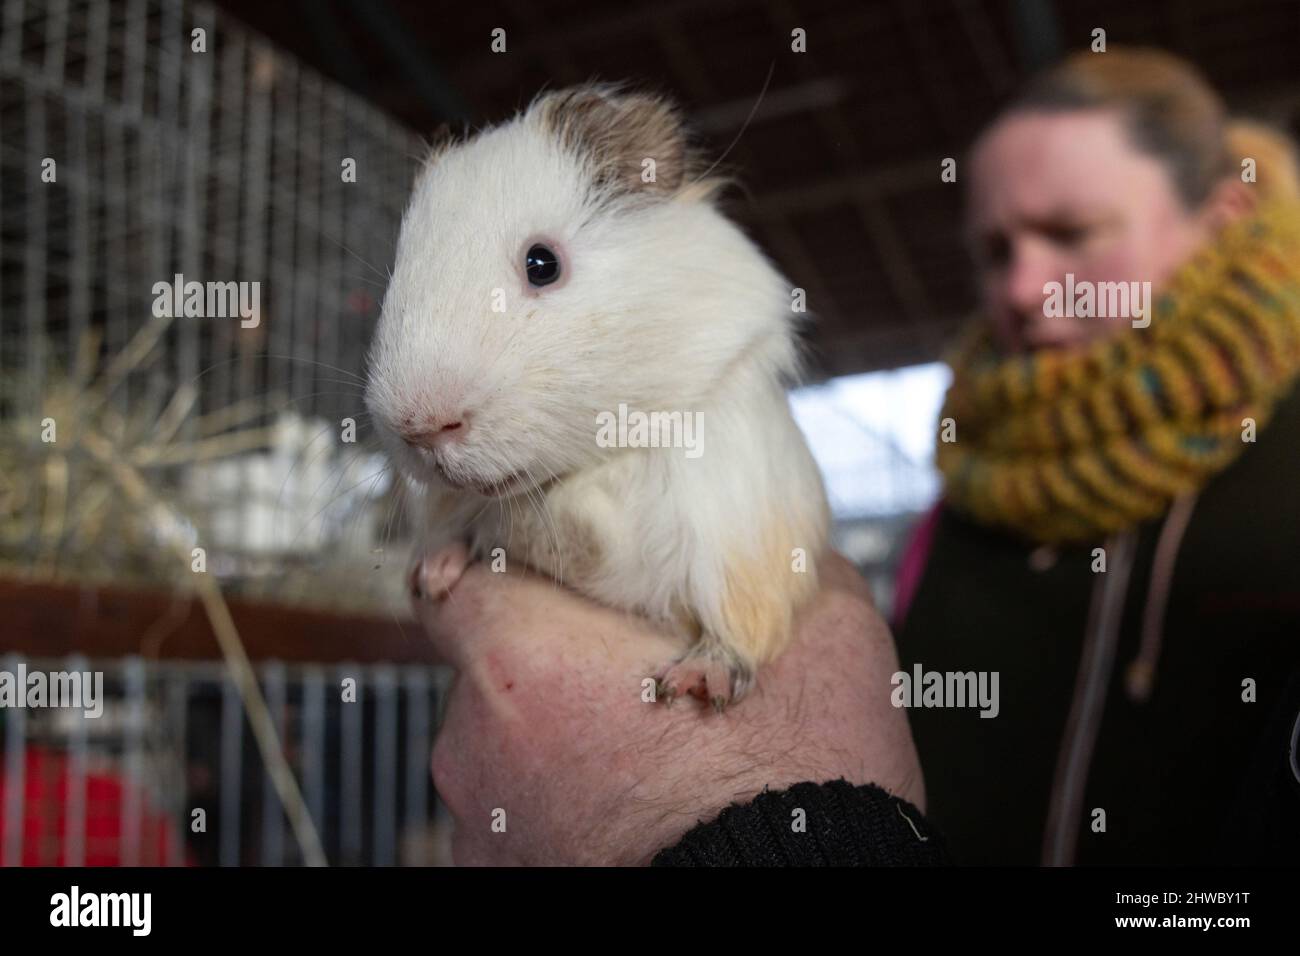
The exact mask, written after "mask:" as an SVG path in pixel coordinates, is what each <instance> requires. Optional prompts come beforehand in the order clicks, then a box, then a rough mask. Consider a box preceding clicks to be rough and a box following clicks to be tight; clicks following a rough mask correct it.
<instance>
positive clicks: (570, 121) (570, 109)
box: [529, 84, 711, 197]
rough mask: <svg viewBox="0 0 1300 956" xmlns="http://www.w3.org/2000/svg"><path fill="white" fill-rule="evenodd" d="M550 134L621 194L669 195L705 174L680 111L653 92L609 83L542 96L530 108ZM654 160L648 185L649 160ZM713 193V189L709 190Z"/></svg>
mask: <svg viewBox="0 0 1300 956" xmlns="http://www.w3.org/2000/svg"><path fill="white" fill-rule="evenodd" d="M529 116H530V117H531V118H535V119H536V121H537V122H538V123H540V124H541V127H542V129H543V130H544V131H546V132H547V133H548V134H549V135H552V136H555V137H556V138H557V139H558V140H559V141H560V142H561V143H562V144H563V145H564V146H565V148H566V149H570V150H573V151H574V152H577V153H580V154H582V155H584V156H585V157H586V158H587V159H588V160H589V161H590V162H591V164H592V168H593V170H594V171H595V174H596V180H597V185H598V186H600V187H602V188H604V189H608V190H609V191H610V192H612V193H615V194H617V195H620V196H628V195H647V194H648V195H651V196H661V197H662V196H665V195H671V194H677V193H679V192H685V191H686V188H687V187H694V188H693V189H692V196H693V197H694V196H695V195H696V194H698V193H699V191H700V189H699V187H700V184H699V183H694V182H693V180H694V179H695V178H696V177H698V176H699V175H700V173H701V172H703V168H702V165H701V158H700V157H699V155H698V153H696V151H695V150H694V149H692V148H691V146H690V144H689V142H688V139H687V135H686V129H685V125H684V123H683V121H682V117H681V112H680V110H678V108H677V107H676V106H675V105H674V104H673V103H671V102H670V101H668V100H666V99H664V98H663V97H660V96H655V95H653V94H650V93H625V92H623V91H622V90H621V88H619V87H617V86H613V85H608V84H588V85H585V86H574V87H569V88H568V89H563V90H555V91H553V92H550V93H544V94H542V95H541V96H539V97H538V98H537V99H536V100H535V101H534V102H533V104H532V106H531V107H530V108H529ZM647 159H649V160H653V161H654V167H653V169H654V179H653V180H651V181H647V180H646V177H645V171H646V169H647V166H646V163H645V161H646V160H647ZM709 191H711V190H709Z"/></svg>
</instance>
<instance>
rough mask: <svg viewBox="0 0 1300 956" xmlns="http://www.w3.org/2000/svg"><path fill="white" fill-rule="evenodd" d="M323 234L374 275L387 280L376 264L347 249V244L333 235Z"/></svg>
mask: <svg viewBox="0 0 1300 956" xmlns="http://www.w3.org/2000/svg"><path fill="white" fill-rule="evenodd" d="M324 235H325V238H326V239H328V240H329V241H330V242H332V243H334V244H335V245H336V246H338V247H339V248H340V249H342V250H343V251H344V252H346V253H347V254H348V255H350V256H352V257H353V258H354V259H356V260H357V262H359V263H361V264H362V265H363V266H365V267H366V268H367V269H370V270H371V271H372V272H374V274H375V275H377V276H379V277H380V278H381V279H384V281H385V282H387V281H388V280H387V277H385V276H384V273H383V272H382V271H381V270H380V269H379V267H378V266H376V265H374V264H373V263H370V262H367V261H366V260H365V259H363V258H361V256H359V255H357V253H355V252H353V251H352V250H351V249H349V248H348V247H347V246H345V245H344V244H343V243H341V242H339V240H337V239H335V238H334V237H333V236H331V235H329V234H327V233H326V234H324Z"/></svg>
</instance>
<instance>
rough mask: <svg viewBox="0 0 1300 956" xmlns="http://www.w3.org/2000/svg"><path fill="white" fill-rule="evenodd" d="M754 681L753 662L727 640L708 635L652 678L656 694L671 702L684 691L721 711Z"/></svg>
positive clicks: (736, 699) (735, 700) (741, 695)
mask: <svg viewBox="0 0 1300 956" xmlns="http://www.w3.org/2000/svg"><path fill="white" fill-rule="evenodd" d="M753 684H754V666H753V664H751V663H750V662H749V661H747V660H746V659H745V658H743V657H741V656H740V654H738V653H736V652H735V651H734V650H732V649H731V648H730V647H728V646H727V645H726V644H723V643H721V642H720V641H717V640H711V639H710V638H708V637H707V636H706V637H704V638H703V639H701V640H700V641H698V642H697V643H696V644H695V645H694V646H693V647H692V648H691V649H690V650H688V651H687V652H686V653H684V654H682V655H681V656H680V657H678V658H677V659H676V660H675V661H673V662H672V663H671V664H669V665H668V666H667V667H666V668H665V669H664V671H663V673H662V674H660V675H659V676H658V677H656V678H655V691H656V693H655V697H656V699H663V700H665V701H667V703H669V704H671V703H672V702H673V701H674V700H676V699H677V698H678V697H680V696H682V695H683V694H690V695H691V696H692V697H695V698H697V699H698V700H700V701H702V702H704V703H707V704H712V705H713V709H714V710H716V711H717V712H718V713H722V712H723V711H724V710H725V709H726V707H727V705H728V704H732V703H738V702H739V701H740V699H741V698H742V697H744V696H745V694H747V693H748V692H749V689H750V687H752V686H753Z"/></svg>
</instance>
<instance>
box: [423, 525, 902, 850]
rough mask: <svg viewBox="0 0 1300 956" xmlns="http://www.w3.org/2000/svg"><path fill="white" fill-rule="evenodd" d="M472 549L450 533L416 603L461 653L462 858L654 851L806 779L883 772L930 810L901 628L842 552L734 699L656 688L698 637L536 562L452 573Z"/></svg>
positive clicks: (445, 738) (452, 695)
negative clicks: (454, 544)
mask: <svg viewBox="0 0 1300 956" xmlns="http://www.w3.org/2000/svg"><path fill="white" fill-rule="evenodd" d="M461 553H463V552H461ZM449 554H450V555H451V557H448V555H449ZM458 560H463V559H459V558H458V557H457V553H456V550H455V549H444V551H441V552H438V553H437V554H435V555H431V556H429V557H427V558H426V559H425V561H424V562H423V563H422V564H421V565H419V566H417V568H416V576H415V580H416V581H419V582H422V584H421V587H422V589H423V591H424V593H425V594H433V595H435V596H434V597H433V598H428V597H425V598H420V597H417V598H416V600H415V602H414V603H415V610H416V614H417V616H418V617H419V619H420V621H421V622H422V624H423V625H424V627H425V628H426V630H427V631H428V633H429V635H430V636H431V638H432V639H433V640H434V642H435V644H436V646H437V648H438V653H439V656H440V657H441V658H442V659H443V660H444V661H445V662H446V663H447V664H449V665H450V666H452V667H453V668H454V669H455V670H456V677H455V680H454V682H453V684H452V686H451V689H450V692H449V696H448V700H447V706H446V711H445V715H444V719H443V724H442V727H441V730H440V732H439V734H438V737H437V740H436V741H435V744H434V748H433V777H434V784H435V786H436V787H437V789H438V792H439V794H440V795H441V796H442V799H443V801H444V803H446V805H447V806H448V808H449V809H450V811H451V814H452V817H453V819H454V822H455V832H454V834H453V837H452V857H453V859H454V860H455V862H456V863H457V864H461V865H465V864H471V865H474V864H491V865H518V864H522V865H557V864H574V865H643V864H647V863H649V861H650V859H651V858H652V857H653V856H654V855H655V853H657V852H658V851H659V850H660V849H663V848H664V847H666V846H671V845H672V844H674V843H675V842H676V841H677V840H678V839H679V838H680V837H681V836H682V835H683V834H685V833H686V831H688V830H689V829H691V828H692V827H693V826H695V824H696V823H698V822H700V821H701V820H709V819H712V818H713V817H715V816H716V815H717V813H718V812H720V811H721V810H722V809H723V808H725V807H726V806H727V805H728V804H730V803H733V802H738V803H744V802H747V801H748V800H749V799H751V798H752V797H754V796H755V795H757V794H758V793H760V792H761V791H762V790H763V788H764V787H765V786H768V787H770V788H771V789H773V790H780V789H784V788H786V787H788V786H790V785H792V784H795V783H798V782H800V781H804V780H812V781H817V782H821V781H825V780H833V779H837V778H840V777H843V778H844V779H846V780H848V781H849V782H850V783H853V784H862V783H875V784H878V785H879V786H881V787H883V788H885V789H886V790H888V791H889V792H891V793H893V794H895V795H896V796H899V797H902V798H903V799H905V800H909V801H910V802H912V803H913V804H915V805H916V806H917V807H918V808H919V809H921V810H924V785H923V783H922V777H921V769H920V764H919V762H918V759H917V755H916V750H915V747H914V746H913V743H912V737H911V732H910V730H909V728H908V724H907V716H906V713H905V711H903V710H901V709H898V708H895V707H893V706H892V705H891V703H890V691H891V689H892V688H891V684H890V677H891V675H892V674H893V673H894V672H896V671H897V670H898V661H897V656H896V653H895V650H894V644H893V639H892V637H891V636H890V633H889V630H888V628H887V627H886V626H885V623H884V621H882V620H881V618H880V616H879V614H877V613H876V611H875V608H874V607H873V606H872V603H871V598H870V591H869V590H868V588H867V585H866V583H865V582H864V581H863V580H862V578H861V576H859V575H858V573H857V571H856V570H855V569H854V568H853V566H852V565H851V564H849V562H847V561H846V560H845V559H844V558H842V557H841V556H839V555H838V554H834V553H831V554H828V555H827V556H826V557H825V558H824V559H823V560H822V562H821V564H820V565H819V573H820V579H821V580H820V589H819V591H818V593H817V595H816V596H815V597H814V599H813V600H812V601H811V602H810V603H809V605H808V606H807V607H806V608H804V609H803V611H802V612H801V613H800V615H799V616H798V618H797V619H796V637H795V640H794V642H793V643H792V645H791V646H790V648H789V649H788V650H787V651H786V652H785V653H784V654H783V655H781V657H779V658H778V659H777V660H776V661H775V662H773V663H771V664H768V665H767V666H765V667H762V668H760V669H759V672H758V680H757V684H756V686H755V688H754V689H753V690H752V691H750V693H749V695H748V696H746V697H745V698H744V699H743V700H741V701H740V702H739V703H737V704H733V705H732V706H731V707H730V708H728V709H727V710H726V711H725V712H724V713H721V714H719V713H716V712H714V711H713V710H712V709H711V708H709V707H707V706H703V705H700V704H699V703H697V702H696V701H695V700H694V699H692V698H685V699H681V700H678V701H677V702H676V703H675V704H672V705H668V704H666V703H664V702H663V701H659V702H647V701H646V700H645V699H644V698H645V696H646V686H647V684H646V682H647V681H648V682H649V686H651V687H652V686H653V675H654V674H655V673H656V668H657V667H658V666H659V665H661V664H662V662H663V661H665V660H671V659H672V658H673V657H674V656H675V655H676V654H677V653H679V652H680V651H681V650H682V649H683V647H684V645H683V643H682V642H681V641H680V640H678V639H676V638H674V637H673V636H671V635H670V634H669V633H667V632H666V631H664V630H661V629H659V628H658V627H656V626H655V625H654V624H652V623H650V622H649V621H646V620H644V619H642V618H639V617H636V616H634V615H630V614H627V613H623V612H619V611H614V610H610V609H608V608H605V607H601V606H599V605H597V604H595V603H593V602H591V601H588V600H586V599H585V598H582V597H580V596H578V595H576V594H574V593H573V592H571V591H568V590H566V589H564V588H562V587H560V586H559V585H557V584H555V583H554V582H552V581H550V580H549V579H547V578H542V577H538V576H536V575H533V574H518V573H510V574H509V575H507V574H494V573H492V572H491V571H489V570H488V569H487V568H485V567H483V566H482V565H471V566H469V567H468V568H467V569H465V570H464V573H463V574H460V573H459V568H456V571H455V573H453V574H452V575H451V577H449V578H447V577H444V578H441V579H440V575H442V576H445V575H446V574H447V570H446V569H447V567H448V566H449V565H450V566H454V565H456V563H457V561H458ZM448 581H454V584H451V586H450V591H449V592H447V591H444V592H443V595H444V596H441V597H439V596H437V595H438V593H439V591H440V589H441V588H442V587H444V586H445V585H446V583H447V582H448Z"/></svg>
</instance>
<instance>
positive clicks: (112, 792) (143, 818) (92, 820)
mask: <svg viewBox="0 0 1300 956" xmlns="http://www.w3.org/2000/svg"><path fill="white" fill-rule="evenodd" d="M69 763H70V761H69V759H68V755H67V754H66V753H64V752H63V751H59V750H50V749H48V748H43V747H32V746H29V747H28V748H27V751H26V762H25V765H24V766H25V775H24V778H23V821H22V822H23V838H22V856H21V865H23V866H67V865H68V850H69V847H68V843H67V838H68V822H69V820H68V809H69V798H70V796H71V794H70V793H69V787H70V785H71V782H72V777H71V773H70V770H69ZM127 786H128V785H127V784H126V782H125V781H124V780H123V779H122V778H121V777H119V776H118V775H117V774H115V773H111V772H103V771H100V770H96V771H92V770H91V769H90V768H87V770H86V775H85V791H86V793H85V802H84V807H85V827H84V840H83V843H82V846H83V852H82V863H83V865H85V866H122V865H124V864H123V853H124V851H125V847H124V846H123V845H122V803H123V800H124V799H125V798H126V795H127V793H128V789H127ZM9 787H10V781H8V780H6V779H5V776H4V765H3V761H0V866H3V865H4V862H5V859H6V853H5V846H6V844H7V843H8V841H9V838H10V834H9V832H8V829H7V827H8V821H7V820H6V819H5V816H6V815H5V809H4V808H5V806H6V795H7V794H8V792H9ZM137 793H138V797H137V799H138V803H139V807H140V846H139V852H138V854H137V859H136V860H135V861H133V863H134V864H137V865H139V866H166V865H167V864H168V863H169V862H170V858H171V854H172V851H173V848H174V846H175V843H176V841H177V840H179V839H180V834H179V833H177V831H176V825H175V823H174V822H173V821H172V820H171V819H170V818H168V817H167V816H166V815H165V814H163V813H160V812H159V811H157V810H156V809H154V808H152V807H151V806H149V803H148V801H147V799H146V796H145V794H144V792H143V791H137ZM182 859H184V861H185V864H186V865H193V859H192V857H191V856H190V854H189V853H188V852H183V854H182Z"/></svg>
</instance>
